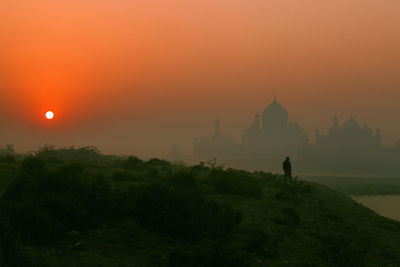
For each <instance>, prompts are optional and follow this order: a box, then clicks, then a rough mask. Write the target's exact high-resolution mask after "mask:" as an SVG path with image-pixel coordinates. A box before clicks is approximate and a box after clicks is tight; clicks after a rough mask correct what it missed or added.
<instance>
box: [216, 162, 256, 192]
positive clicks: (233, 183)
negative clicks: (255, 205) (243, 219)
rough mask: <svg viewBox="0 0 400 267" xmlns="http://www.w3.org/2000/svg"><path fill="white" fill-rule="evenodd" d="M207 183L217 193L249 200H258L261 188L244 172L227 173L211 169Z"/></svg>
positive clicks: (228, 171) (233, 171) (231, 170)
mask: <svg viewBox="0 0 400 267" xmlns="http://www.w3.org/2000/svg"><path fill="white" fill-rule="evenodd" d="M209 183H210V184H211V185H212V186H214V188H215V190H216V192H217V193H220V194H232V195H239V196H244V197H249V198H260V197H261V196H262V186H261V184H260V182H259V181H257V180H256V179H255V178H254V177H252V175H251V174H250V173H248V172H246V171H242V170H234V169H228V170H227V171H224V170H220V169H213V170H211V172H210V176H209Z"/></svg>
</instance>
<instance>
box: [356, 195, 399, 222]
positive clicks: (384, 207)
mask: <svg viewBox="0 0 400 267" xmlns="http://www.w3.org/2000/svg"><path fill="white" fill-rule="evenodd" d="M352 198H353V199H354V200H355V201H357V202H359V203H361V204H363V205H364V206H365V207H368V208H370V209H371V210H373V211H375V212H376V213H378V214H379V215H382V216H384V217H388V218H391V219H394V220H397V221H400V195H370V196H352Z"/></svg>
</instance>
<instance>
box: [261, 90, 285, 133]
mask: <svg viewBox="0 0 400 267" xmlns="http://www.w3.org/2000/svg"><path fill="white" fill-rule="evenodd" d="M288 120H289V114H288V112H287V111H286V109H285V108H284V107H282V106H281V104H279V103H278V102H277V101H276V97H275V98H274V101H273V102H272V103H271V104H270V105H269V106H267V107H266V108H265V109H264V110H263V112H262V128H263V129H265V130H270V131H280V130H283V129H285V128H286V127H287V124H288Z"/></svg>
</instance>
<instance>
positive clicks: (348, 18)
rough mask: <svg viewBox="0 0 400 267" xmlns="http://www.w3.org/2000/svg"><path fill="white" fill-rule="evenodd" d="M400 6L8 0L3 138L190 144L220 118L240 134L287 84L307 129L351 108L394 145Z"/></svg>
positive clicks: (287, 97) (1, 28) (389, 1)
mask: <svg viewBox="0 0 400 267" xmlns="http://www.w3.org/2000/svg"><path fill="white" fill-rule="evenodd" d="M398 10H400V2H399V1H398V0H382V1H373V0H352V1H348V0H337V1H320V0H313V1H311V0H308V1H306V0H304V1H302V0H299V1H293V0H279V1H278V0H276V1H266V0H252V1H248V0H240V1H239V0H220V1H214V0H203V1H184V0H181V1H179V0H174V1H169V0H159V1H155V0H142V1H128V0H114V1H105V0H97V1H94V0H75V1H74V0H69V1H67V0H58V1H51V0H46V1H45V0H36V1H31V0H2V1H1V2H0V36H1V42H0V58H1V60H0V111H1V114H0V123H1V124H2V125H3V134H2V135H0V144H5V143H14V144H16V147H17V149H19V150H29V149H34V148H36V147H37V146H39V145H41V144H43V143H55V144H63V145H70V144H78V145H79V144H91V145H98V146H99V147H100V148H101V149H103V150H104V151H106V152H115V153H136V152H137V153H139V154H151V153H164V152H166V151H168V149H169V148H170V146H172V144H175V143H176V144H179V145H181V147H183V148H184V150H185V151H187V152H189V151H190V147H191V144H192V141H193V139H194V138H195V137H198V136H199V135H202V134H207V133H208V132H209V131H211V130H212V125H213V121H214V119H215V118H216V117H219V118H220V119H221V127H222V129H223V130H224V131H225V132H227V133H229V134H232V135H233V136H234V137H236V139H240V134H241V132H242V131H243V130H244V129H245V128H246V127H247V126H248V125H249V124H250V123H251V120H252V118H253V117H254V114H255V113H256V112H258V111H261V110H262V109H263V108H264V107H265V106H266V105H267V104H269V103H270V102H271V101H272V96H273V94H274V93H277V95H278V100H279V101H280V102H281V103H282V104H283V105H284V106H285V107H286V108H287V109H288V111H289V115H290V119H292V120H297V121H299V122H300V124H301V125H302V126H303V127H305V128H306V129H307V130H308V131H309V132H310V135H312V134H313V132H314V128H316V127H319V128H321V129H322V130H325V131H326V130H327V128H328V127H329V124H330V122H331V119H332V117H333V116H334V115H338V117H339V119H340V120H341V121H343V120H345V119H346V118H347V117H348V116H349V115H350V114H353V115H354V116H355V117H356V118H357V119H359V121H360V122H361V123H363V122H368V124H369V125H370V126H372V127H373V128H374V129H376V128H381V130H382V135H383V139H384V143H385V144H387V145H391V144H393V143H394V142H395V140H397V139H398V138H400V126H399V123H398V122H397V116H398V115H400V105H398V101H399V100H400V75H399V73H400V27H399V26H400V16H398ZM48 109H51V110H54V111H55V113H56V119H55V120H54V121H52V122H51V123H49V122H46V121H45V120H44V115H43V114H44V112H45V111H47V110H48Z"/></svg>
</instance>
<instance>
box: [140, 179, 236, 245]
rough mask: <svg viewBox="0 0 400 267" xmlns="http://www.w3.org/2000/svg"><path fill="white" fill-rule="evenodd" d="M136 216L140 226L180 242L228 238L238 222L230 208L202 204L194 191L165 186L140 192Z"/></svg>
mask: <svg viewBox="0 0 400 267" xmlns="http://www.w3.org/2000/svg"><path fill="white" fill-rule="evenodd" d="M136 215H137V216H138V218H139V221H140V222H141V224H142V225H143V226H145V227H147V228H149V229H151V230H153V231H157V232H160V233H164V234H167V235H171V236H174V237H177V238H180V239H184V240H199V239H201V238H202V237H204V236H207V235H212V236H224V235H227V234H230V233H232V231H233V229H234V227H235V226H236V225H237V224H238V223H239V222H240V220H241V218H242V217H241V214H240V213H239V212H236V211H234V210H233V209H232V208H231V207H230V206H221V205H219V204H217V203H216V202H213V201H206V200H205V199H204V198H203V197H202V196H201V195H200V194H199V193H198V192H197V191H194V190H191V189H187V188H181V187H170V186H167V185H152V186H148V187H146V188H144V189H143V190H142V191H141V192H140V193H139V196H138V199H137V203H136Z"/></svg>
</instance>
